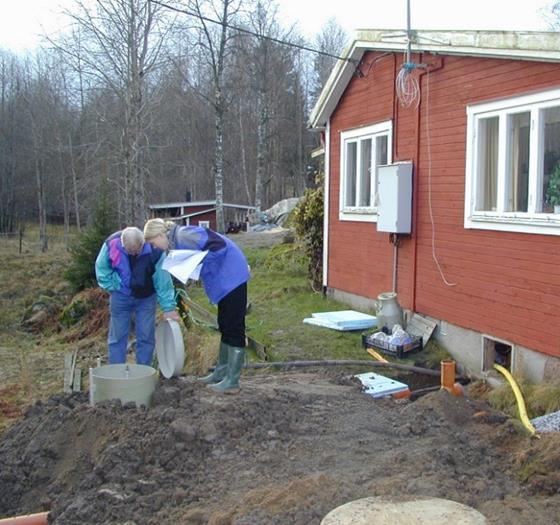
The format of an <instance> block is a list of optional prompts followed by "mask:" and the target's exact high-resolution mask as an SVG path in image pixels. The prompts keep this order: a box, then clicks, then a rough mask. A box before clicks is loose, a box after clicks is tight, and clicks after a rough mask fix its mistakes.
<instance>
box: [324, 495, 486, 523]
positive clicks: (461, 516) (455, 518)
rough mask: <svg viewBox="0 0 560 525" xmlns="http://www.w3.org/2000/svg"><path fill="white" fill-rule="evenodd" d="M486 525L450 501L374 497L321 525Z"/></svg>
mask: <svg viewBox="0 0 560 525" xmlns="http://www.w3.org/2000/svg"><path fill="white" fill-rule="evenodd" d="M450 523H452V524H453V525H486V524H487V523H488V522H487V521H486V518H485V517H484V516H483V515H482V514H481V513H480V512H478V511H477V510H475V509H473V508H471V507H467V506H466V505H462V504H461V503H457V502H455V501H450V500H447V499H439V498H427V499H410V500H409V501H397V500H396V499H390V498H382V497H371V498H363V499H359V500H356V501H351V502H350V503H346V504H345V505H341V506H340V507H337V508H336V509H333V510H332V511H331V512H329V513H328V514H327V515H326V516H325V517H324V518H323V521H321V525H394V524H398V525H449V524H450Z"/></svg>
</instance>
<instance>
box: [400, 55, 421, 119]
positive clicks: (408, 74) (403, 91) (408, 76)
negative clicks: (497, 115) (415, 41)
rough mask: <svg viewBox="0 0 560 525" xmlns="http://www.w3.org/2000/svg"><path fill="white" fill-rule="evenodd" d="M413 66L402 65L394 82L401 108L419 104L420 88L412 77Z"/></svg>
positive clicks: (413, 76)
mask: <svg viewBox="0 0 560 525" xmlns="http://www.w3.org/2000/svg"><path fill="white" fill-rule="evenodd" d="M414 69H415V64H408V63H404V64H403V67H402V68H401V70H400V71H399V72H398V74H397V78H396V80H395V91H396V94H397V98H398V100H399V103H400V104H401V106H403V107H405V108H409V107H411V106H412V105H414V107H418V104H420V86H419V84H418V78H416V76H415V75H413V71H414Z"/></svg>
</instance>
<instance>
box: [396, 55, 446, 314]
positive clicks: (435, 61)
mask: <svg viewBox="0 0 560 525" xmlns="http://www.w3.org/2000/svg"><path fill="white" fill-rule="evenodd" d="M422 58H423V55H422V54H420V55H419V57H418V59H419V62H420V63H421V64H422V63H424V62H423V60H422ZM430 58H431V61H430V62H426V67H425V68H423V69H419V70H418V82H419V85H420V96H421V99H420V103H419V104H418V108H417V110H416V129H415V135H416V144H415V152H414V160H413V162H414V179H413V189H412V213H413V217H412V232H413V234H412V238H413V241H414V256H413V258H412V311H413V312H416V276H417V275H416V264H417V260H418V166H419V165H420V122H421V118H420V116H421V113H422V111H421V107H422V102H423V97H422V95H423V90H422V77H423V76H424V74H426V73H428V72H430V73H432V72H433V71H437V70H438V69H442V68H443V58H442V57H438V56H432V57H430ZM395 80H396V77H395Z"/></svg>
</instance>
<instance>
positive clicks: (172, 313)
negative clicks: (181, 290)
mask: <svg viewBox="0 0 560 525" xmlns="http://www.w3.org/2000/svg"><path fill="white" fill-rule="evenodd" d="M164 259H165V253H164V251H163V250H159V249H157V248H154V247H152V245H150V244H148V243H145V242H144V234H143V233H142V231H141V230H140V229H138V228H134V227H129V228H125V229H124V230H122V231H118V232H116V233H113V234H112V235H110V236H109V237H108V238H107V239H106V240H105V242H104V243H103V246H102V247H101V250H100V251H99V254H98V256H97V259H96V261H95V275H96V278H97V283H98V284H99V286H100V287H101V288H103V289H105V290H107V291H108V292H109V294H110V298H109V305H110V312H111V320H110V324H109V336H108V345H109V364H117V363H125V362H126V349H127V342H128V332H129V328H130V321H131V318H132V315H135V318H136V319H135V323H136V362H137V363H138V364H141V365H151V364H152V358H153V355H154V346H155V324H156V297H157V300H158V302H159V304H160V307H161V309H162V310H163V312H164V316H165V317H166V318H170V319H175V320H178V319H179V315H178V313H177V312H176V310H175V306H176V305H175V290H174V287H173V282H172V280H171V276H170V275H169V274H168V273H167V272H166V271H165V270H163V269H162V268H161V265H162V263H163V261H164Z"/></svg>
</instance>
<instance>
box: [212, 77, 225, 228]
mask: <svg viewBox="0 0 560 525" xmlns="http://www.w3.org/2000/svg"><path fill="white" fill-rule="evenodd" d="M214 103H215V106H216V108H215V111H216V145H215V154H214V189H215V192H216V222H217V230H218V232H219V233H225V231H226V227H225V220H224V107H223V103H222V91H221V89H220V88H219V87H218V88H217V89H216V100H215V102H214Z"/></svg>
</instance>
